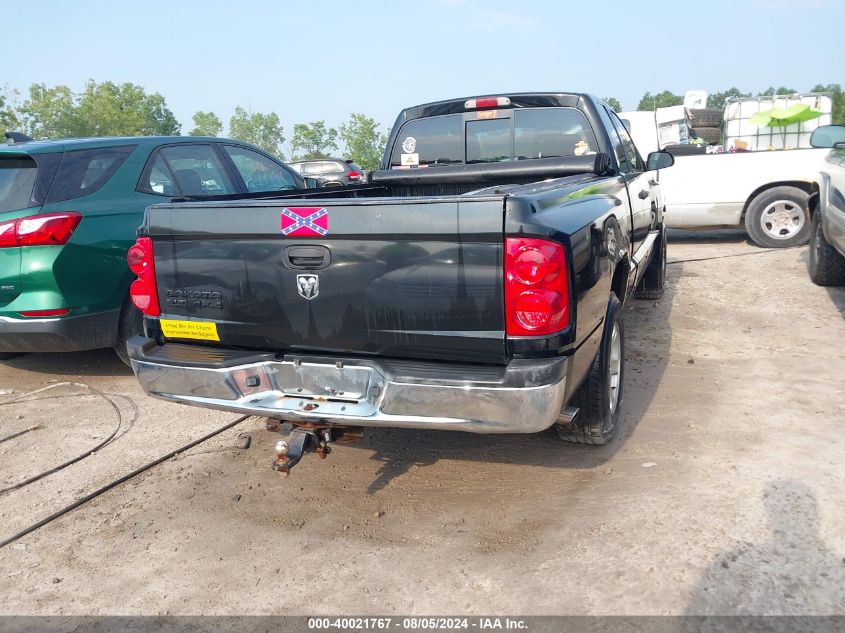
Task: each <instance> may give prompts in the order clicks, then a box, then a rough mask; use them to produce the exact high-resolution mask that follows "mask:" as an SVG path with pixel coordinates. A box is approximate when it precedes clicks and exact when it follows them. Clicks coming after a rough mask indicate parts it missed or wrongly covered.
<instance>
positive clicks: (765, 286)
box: [0, 233, 845, 615]
mask: <svg viewBox="0 0 845 633" xmlns="http://www.w3.org/2000/svg"><path fill="white" fill-rule="evenodd" d="M674 238H675V239H674V241H673V243H672V245H671V246H670V260H687V261H683V262H679V263H675V264H673V265H671V266H670V268H669V271H670V276H669V290H668V292H667V293H666V295H665V297H664V298H663V299H661V300H660V301H657V302H652V301H647V302H642V301H631V302H630V304H629V307H628V308H627V309H626V313H625V319H626V327H627V335H628V340H627V369H626V371H627V373H626V376H625V384H624V404H623V415H624V426H623V430H622V433H621V434H620V437H619V438H618V439H617V440H616V441H614V442H613V443H612V444H611V445H609V446H607V447H602V448H583V447H577V446H568V445H565V444H561V443H560V442H558V441H557V440H556V439H555V438H554V437H552V435H551V434H550V433H543V434H539V435H536V436H502V437H495V436H475V435H470V434H461V433H445V432H441V433H435V432H414V431H407V430H373V431H368V432H367V434H366V436H365V439H364V441H363V442H362V443H360V444H357V445H354V446H343V447H339V448H337V449H336V450H335V451H334V452H333V453H332V455H331V456H330V457H329V458H328V460H326V461H324V462H321V461H320V460H318V459H316V458H315V457H313V456H308V457H306V458H305V459H304V460H303V462H302V464H301V465H300V466H298V467H297V468H296V470H295V471H294V473H293V474H292V475H291V477H290V478H289V479H282V478H280V477H279V475H278V474H277V473H274V472H272V471H271V470H270V463H271V461H272V454H271V451H272V446H273V443H274V434H273V433H271V432H269V431H267V430H266V429H265V427H264V421H263V420H260V419H256V418H249V419H247V420H245V421H244V422H242V423H241V424H239V425H237V426H236V427H234V428H233V429H231V430H229V431H227V432H225V433H223V434H221V435H219V436H216V437H215V438H213V439H212V440H209V441H208V442H206V443H203V444H201V445H199V446H197V447H195V448H193V449H191V450H190V451H188V452H186V453H184V454H182V455H180V456H179V457H177V458H175V459H172V460H170V461H168V462H165V463H164V464H161V465H160V466H157V467H156V468H154V469H152V470H150V471H147V472H146V473H145V474H143V475H140V476H138V477H136V478H134V479H132V480H130V481H129V482H128V483H126V484H123V485H121V486H119V487H117V488H115V489H113V490H111V491H109V492H107V493H106V494H104V495H102V496H100V497H98V498H97V499H95V500H94V501H92V502H90V503H87V504H85V505H83V506H81V507H80V508H78V509H76V510H74V511H72V512H70V513H68V514H67V515H65V516H63V517H62V518H60V519H58V520H56V521H54V522H52V523H50V524H49V525H46V526H45V527H43V528H41V529H39V530H37V531H35V532H33V533H31V534H29V535H28V536H26V537H24V538H22V539H20V540H19V541H17V542H15V543H14V544H12V545H10V546H7V547H5V548H2V549H0V595H2V596H3V599H2V600H0V614H75V615H89V614H99V615H102V614H149V613H155V614H221V615H222V614H242V613H260V614H309V613H315V614H316V613H358V614H390V613H398V614H410V613H413V614H426V613H445V612H448V613H466V614H490V613H513V614H521V615H528V614H625V615H634V614H658V615H661V614H688V613H692V614H710V613H718V614H843V613H845V558H843V557H845V503H843V502H845V468H843V456H845V451H843V437H845V432H844V431H843V423H845V345H843V341H845V289H827V290H826V289H822V288H817V287H816V286H814V285H812V284H811V283H810V281H809V278H808V276H807V272H806V259H807V251H806V248H802V249H791V250H786V251H777V252H765V251H762V250H761V249H758V248H756V247H754V246H751V245H749V244H747V243H746V241H745V239H744V237H742V236H738V235H736V234H732V233H728V234H707V235H703V236H702V235H698V236H692V237H691V236H689V235H688V234H677V235H675V236H674ZM702 258H703V260H702V261H688V260H695V259H702ZM38 389H44V390H43V391H40V392H39V393H36V394H30V392H32V391H34V390H38ZM92 389H93V390H96V391H92ZM9 390H13V393H8V391H9ZM4 392H5V393H4ZM0 393H4V395H0V402H2V404H0V439H2V438H5V437H7V436H8V435H11V434H14V433H18V432H20V431H24V430H26V429H33V430H30V431H28V432H27V433H24V434H23V435H20V436H18V437H15V438H12V439H9V440H5V441H0V488H4V487H7V486H9V485H11V484H14V483H15V482H18V481H21V480H23V479H25V478H27V477H28V476H30V475H33V474H35V473H37V472H40V471H42V470H45V469H47V468H50V467H52V466H54V465H56V464H58V463H61V462H63V461H65V460H67V459H70V458H71V457H74V456H75V455H77V454H80V453H84V452H86V451H89V450H91V449H92V448H93V447H94V446H96V445H97V444H99V443H101V442H102V441H103V440H104V439H106V438H107V437H108V436H109V435H110V434H111V433H112V432H113V431H114V430H115V429H116V428H117V429H118V430H117V436H116V438H115V440H114V441H113V442H111V443H110V444H108V445H107V446H105V447H104V448H102V449H101V450H99V451H98V452H96V453H94V454H93V455H91V456H89V457H87V458H85V459H83V460H82V461H80V462H79V463H77V464H75V465H73V466H70V467H68V468H66V469H64V470H62V471H60V472H58V473H56V474H53V475H51V476H49V477H46V478H44V479H42V480H40V481H38V482H36V483H33V484H31V485H29V486H26V487H25V488H23V489H20V490H16V491H12V492H9V493H6V494H0V540H2V539H4V538H6V537H8V536H10V535H12V534H14V533H15V532H17V531H18V530H20V529H22V528H24V527H26V526H28V525H30V524H32V523H34V522H35V521H37V520H39V519H41V518H43V517H45V516H47V515H49V514H50V513H51V512H54V511H55V510H57V509H59V508H61V507H63V506H65V505H67V504H68V503H70V502H72V501H73V500H74V499H77V498H79V497H82V496H84V495H85V494H87V493H88V492H90V491H92V490H94V489H96V488H97V487H99V486H102V485H104V484H106V483H108V482H109V481H111V480H113V479H116V478H117V477H119V476H121V475H123V474H125V473H128V472H130V471H131V470H133V469H134V468H137V467H138V466H140V465H142V464H144V463H146V462H148V461H150V460H152V459H154V458H156V457H158V456H161V455H164V454H165V453H167V452H168V451H170V450H173V449H175V448H177V447H179V446H181V445H183V444H185V443H186V442H188V441H190V440H191V439H194V438H198V437H200V436H202V435H203V434H205V433H208V432H209V431H211V430H213V429H215V428H218V427H220V426H222V425H223V424H224V423H226V422H228V421H230V420H233V419H234V418H235V417H236V416H234V415H231V414H226V413H220V412H213V411H206V410H202V409H194V408H187V407H181V406H177V405H172V404H168V403H164V402H160V401H156V400H153V399H150V398H147V397H145V396H144V394H143V393H141V392H140V391H139V389H138V388H137V387H136V385H135V382H134V379H133V377H132V376H131V374H130V373H129V372H128V370H126V369H125V368H124V367H123V366H122V365H121V364H120V363H119V361H117V360H116V358H114V357H113V354H112V353H111V352H109V351H105V350H101V351H96V352H90V353H85V354H73V355H59V354H43V355H29V356H24V357H20V358H17V359H14V360H10V361H3V362H0ZM28 394H29V395H28ZM33 427H35V428H33ZM243 433H249V434H250V435H251V438H252V445H251V447H250V448H248V449H244V448H243V443H242V438H241V437H239V436H240V435H241V434H243Z"/></svg>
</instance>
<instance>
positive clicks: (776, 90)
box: [760, 86, 798, 97]
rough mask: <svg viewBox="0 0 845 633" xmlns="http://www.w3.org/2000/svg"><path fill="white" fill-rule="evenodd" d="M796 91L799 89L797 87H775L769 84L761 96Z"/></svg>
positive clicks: (791, 93)
mask: <svg viewBox="0 0 845 633" xmlns="http://www.w3.org/2000/svg"><path fill="white" fill-rule="evenodd" d="M796 92H798V91H797V90H796V89H795V88H785V87H784V86H780V87H779V88H775V87H774V86H769V87H768V88H766V89H765V90H764V91H763V92H761V93H760V96H761V97H773V96H775V95H794V94H795V93H796Z"/></svg>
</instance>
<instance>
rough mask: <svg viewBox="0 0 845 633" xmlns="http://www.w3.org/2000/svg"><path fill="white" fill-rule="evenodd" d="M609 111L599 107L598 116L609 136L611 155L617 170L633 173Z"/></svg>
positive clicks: (632, 167)
mask: <svg viewBox="0 0 845 633" xmlns="http://www.w3.org/2000/svg"><path fill="white" fill-rule="evenodd" d="M611 114H612V113H611V112H610V110H608V109H607V108H606V107H604V106H599V115H600V116H601V119H602V122H603V123H604V125H605V126H606V127H607V133H608V134H609V135H610V144H611V145H613V153H614V154H615V156H616V161H617V162H618V163H619V169H620V170H622V171H623V172H626V173H627V172H630V171H634V166H633V165H631V163H630V160H629V157H628V152H627V151H625V146H624V144H623V143H622V137H621V136H619V131H618V130H617V129H616V125H615V124H614V123H613V117H612V116H611Z"/></svg>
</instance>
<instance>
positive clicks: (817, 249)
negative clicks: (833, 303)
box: [810, 211, 845, 286]
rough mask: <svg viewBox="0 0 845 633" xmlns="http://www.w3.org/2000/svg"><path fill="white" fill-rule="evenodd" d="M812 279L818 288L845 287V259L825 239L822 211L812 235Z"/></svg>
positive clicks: (814, 217) (814, 223)
mask: <svg viewBox="0 0 845 633" xmlns="http://www.w3.org/2000/svg"><path fill="white" fill-rule="evenodd" d="M810 279H812V280H813V283H814V284H816V285H817V286H845V257H843V256H842V254H841V253H840V252H839V251H837V250H836V249H835V248H833V246H831V245H830V243H828V241H827V240H826V239H825V237H824V231H823V230H822V217H821V212H820V211H816V212H815V213H814V214H813V224H812V232H811V234H810Z"/></svg>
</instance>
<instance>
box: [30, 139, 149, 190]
mask: <svg viewBox="0 0 845 633" xmlns="http://www.w3.org/2000/svg"><path fill="white" fill-rule="evenodd" d="M135 147H136V146H135V145H125V146H121V147H102V148H98V149H83V150H77V151H73V152H65V153H64V155H63V156H62V162H61V163H59V169H58V171H57V172H56V177H55V178H54V179H53V186H52V187H50V193H49V194H48V195H47V200H46V202H48V203H50V202H62V201H64V200H73V199H74V198H80V197H82V196H88V195H91V194H92V193H95V192H96V191H98V190H99V189H100V188H102V186H103V185H105V184H106V183H107V182H108V181H109V179H110V178H111V177H112V176H113V175H114V172H116V171H117V170H118V168H119V167H120V166H121V165H122V164H123V162H124V161H125V160H126V158H127V157H128V156H129V154H131V153H132V150H134V149H135Z"/></svg>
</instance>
